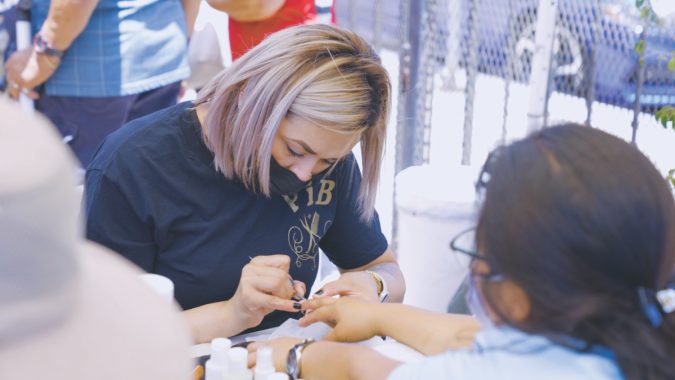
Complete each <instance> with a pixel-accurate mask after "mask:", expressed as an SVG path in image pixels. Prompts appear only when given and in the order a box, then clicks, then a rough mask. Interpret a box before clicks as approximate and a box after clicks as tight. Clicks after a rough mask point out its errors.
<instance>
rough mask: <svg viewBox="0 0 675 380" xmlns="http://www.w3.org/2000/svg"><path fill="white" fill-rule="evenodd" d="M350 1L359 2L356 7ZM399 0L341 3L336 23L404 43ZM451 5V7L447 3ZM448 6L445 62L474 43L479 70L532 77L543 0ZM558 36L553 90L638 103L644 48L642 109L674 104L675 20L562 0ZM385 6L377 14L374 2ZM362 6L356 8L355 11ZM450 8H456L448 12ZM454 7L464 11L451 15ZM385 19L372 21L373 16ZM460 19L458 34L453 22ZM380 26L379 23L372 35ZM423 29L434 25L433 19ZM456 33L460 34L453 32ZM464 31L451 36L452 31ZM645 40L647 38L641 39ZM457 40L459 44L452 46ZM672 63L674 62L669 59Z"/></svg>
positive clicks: (437, 40)
mask: <svg viewBox="0 0 675 380" xmlns="http://www.w3.org/2000/svg"><path fill="white" fill-rule="evenodd" d="M351 1H355V3H353V4H350V3H351ZM400 2H401V0H397V1H387V2H384V1H380V2H372V1H368V2H358V1H356V0H337V5H336V10H337V18H338V23H342V21H343V20H344V24H345V25H346V26H350V24H349V21H351V20H352V19H354V21H355V25H354V26H355V30H357V31H358V32H361V33H363V34H365V35H366V36H369V37H371V38H372V37H374V36H375V35H378V36H380V39H381V41H380V42H381V45H382V46H383V47H385V48H391V49H398V47H399V46H400V44H401V42H400V41H401V36H402V35H403V33H404V31H403V30H402V29H401V17H400V15H401V9H400V7H401V4H400ZM448 2H450V4H451V5H450V6H448V5H447V3H448ZM434 3H436V4H437V5H438V4H442V6H444V7H445V8H446V9H437V10H436V11H435V12H434V13H435V15H436V16H437V21H436V24H435V25H434V27H435V29H434V30H433V33H432V35H433V37H431V38H432V42H431V43H432V44H435V45H436V46H437V48H435V49H432V51H433V52H434V54H436V55H437V57H438V58H439V60H440V61H441V62H445V61H447V60H453V59H455V60H456V61H457V57H445V54H446V52H448V51H458V52H460V53H461V54H460V57H459V59H458V63H459V64H460V65H466V64H467V62H468V60H467V57H468V56H469V54H468V53H469V51H470V50H469V49H470V48H471V47H473V48H475V49H476V52H477V54H476V57H477V63H478V69H479V70H480V71H481V72H483V73H487V74H490V75H497V76H500V77H503V78H506V77H507V76H509V77H511V78H513V79H515V80H517V81H521V82H527V80H528V79H529V73H530V70H531V58H532V54H533V51H534V35H535V29H536V19H537V17H536V15H537V7H538V4H539V1H538V0H517V1H515V0H475V1H469V0H443V1H442V0H436V1H435V2H434ZM558 3H559V9H558V16H557V24H556V25H557V28H556V38H555V41H554V60H553V63H554V69H553V72H552V83H553V86H554V87H553V90H555V91H560V92H563V93H568V94H572V95H576V96H582V97H586V96H590V97H591V98H592V99H594V100H597V101H601V102H604V103H608V104H613V105H617V106H621V107H629V108H631V107H633V104H634V102H635V98H636V96H637V93H638V83H639V82H640V80H639V79H640V75H641V74H640V70H641V66H640V56H639V54H638V51H639V50H641V49H642V50H643V51H644V56H643V58H642V62H643V65H644V71H643V74H642V81H641V82H642V83H641V88H640V99H639V100H640V105H641V108H642V110H645V111H654V110H656V109H658V108H659V107H661V106H664V105H672V104H675V71H673V70H671V69H669V68H668V63H669V62H670V61H671V59H675V20H673V19H668V20H660V22H656V21H655V20H653V19H644V18H642V17H641V16H640V12H639V10H638V9H637V8H636V7H635V0H600V1H597V0H559V2H558ZM376 4H379V7H381V8H382V9H381V10H379V11H378V12H376V10H375V6H376ZM471 4H476V6H477V9H476V10H475V13H474V14H475V15H476V18H475V21H476V25H475V31H476V35H475V36H474V37H475V44H474V45H472V44H470V43H469V42H470V41H471V35H470V33H469V31H470V30H471V28H470V23H469V20H470V19H471V18H470V17H469V16H470V9H469V8H470V5H471ZM353 7H356V8H353ZM447 8H449V9H450V10H451V11H448V9H447ZM452 10H454V12H455V13H457V12H458V13H459V17H456V16H455V18H453V15H452ZM352 15H355V17H353V16H352ZM375 15H379V18H380V20H379V21H378V22H374V20H373V17H374V16H375ZM457 18H458V19H459V20H460V21H459V23H457V24H455V25H457V28H456V29H455V30H454V31H450V30H448V29H449V27H450V26H452V25H449V24H450V22H449V20H454V19H457ZM375 25H380V26H381V31H380V33H377V34H376V33H374V27H375ZM420 28H428V29H429V28H431V26H430V25H429V24H427V25H420ZM455 31H458V33H456V34H455V33H453V32H455ZM453 34H454V35H458V36H459V38H455V41H448V40H447V36H448V35H453ZM641 41H643V42H641ZM448 42H450V47H452V44H453V43H455V44H457V43H458V44H459V46H458V47H459V48H458V49H452V48H450V49H448ZM671 65H672V64H671Z"/></svg>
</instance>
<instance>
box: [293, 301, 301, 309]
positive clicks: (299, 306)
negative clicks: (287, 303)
mask: <svg viewBox="0 0 675 380" xmlns="http://www.w3.org/2000/svg"><path fill="white" fill-rule="evenodd" d="M293 308H294V309H298V310H300V309H302V305H301V304H300V302H295V303H293Z"/></svg>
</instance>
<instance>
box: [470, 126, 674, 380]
mask: <svg viewBox="0 0 675 380" xmlns="http://www.w3.org/2000/svg"><path fill="white" fill-rule="evenodd" d="M481 178H483V179H486V180H485V181H484V182H482V183H481V181H479V185H478V187H479V189H480V190H481V193H482V195H483V206H482V210H481V213H480V216H479V221H478V226H477V231H476V240H477V241H476V244H477V246H478V249H479V251H480V252H481V254H483V255H484V256H485V257H486V259H487V260H488V263H490V265H491V266H492V267H493V268H494V270H496V271H498V272H499V273H501V274H502V275H503V276H504V277H505V278H508V279H509V280H511V281H513V282H514V283H515V284H517V285H518V286H520V287H521V288H522V289H523V290H524V291H525V293H526V294H527V295H528V297H529V299H530V303H531V311H530V315H529V317H528V318H527V319H526V320H525V321H522V322H517V321H513V320H509V319H508V316H506V315H505V313H504V312H503V309H502V308H501V307H500V304H499V302H498V300H497V299H496V297H495V294H496V293H495V292H494V290H495V288H494V287H496V286H499V285H498V284H490V283H489V282H485V283H484V285H483V291H484V294H485V298H486V302H487V303H488V304H489V306H490V307H491V309H492V310H493V311H494V312H495V313H497V315H498V316H499V317H500V318H501V319H502V320H503V321H505V323H508V324H510V325H512V326H514V327H516V328H518V329H520V330H523V331H526V332H530V333H535V334H541V335H544V336H547V337H549V338H551V339H552V340H553V341H556V342H559V343H562V342H563V341H564V339H565V338H576V340H579V341H581V342H583V343H584V347H583V348H578V347H577V349H581V350H590V349H591V348H594V347H603V348H606V349H609V350H611V351H612V353H613V354H614V356H615V357H616V359H617V362H618V364H619V367H620V368H621V371H622V372H623V375H624V376H625V378H626V379H642V380H644V379H648V380H652V379H675V365H674V364H673V360H675V320H674V318H673V315H672V314H671V315H664V316H663V323H662V324H661V325H660V326H659V327H653V326H652V324H650V321H649V319H648V318H647V317H646V315H645V313H644V311H643V307H642V306H641V302H640V299H639V296H638V293H639V289H640V288H643V289H648V290H651V293H652V298H653V292H655V291H658V290H661V289H663V288H664V287H665V286H666V284H667V283H668V282H669V281H670V280H671V279H672V278H671V276H672V274H673V268H674V267H673V265H674V261H675V202H674V200H673V194H672V193H671V190H670V187H669V186H668V184H667V183H666V181H665V179H664V178H663V177H662V175H661V174H660V173H659V172H658V171H657V169H656V168H655V167H654V166H653V165H652V163H651V162H650V161H649V160H648V159H647V158H646V157H645V156H644V155H643V154H642V153H640V152H639V151H638V150H637V149H636V148H635V147H633V146H631V145H629V144H628V143H626V142H624V141H623V140H621V139H619V138H617V137H614V136H612V135H609V134H607V133H605V132H602V131H599V130H597V129H593V128H588V127H583V126H578V125H572V124H568V125H560V126H556V127H551V128H546V129H543V130H541V131H538V132H536V133H534V134H532V135H531V136H529V137H528V138H526V139H524V140H521V141H518V142H515V143H513V144H511V145H509V146H506V147H502V148H499V149H498V150H497V151H495V152H493V154H491V156H490V158H488V161H487V162H486V163H485V166H484V167H483V173H482V174H481ZM652 301H653V302H656V300H655V299H653V300H652Z"/></svg>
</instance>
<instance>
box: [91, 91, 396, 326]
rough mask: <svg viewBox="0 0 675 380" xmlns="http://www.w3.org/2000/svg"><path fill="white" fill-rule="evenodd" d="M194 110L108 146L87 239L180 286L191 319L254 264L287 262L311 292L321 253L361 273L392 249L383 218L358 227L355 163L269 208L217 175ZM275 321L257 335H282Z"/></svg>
mask: <svg viewBox="0 0 675 380" xmlns="http://www.w3.org/2000/svg"><path fill="white" fill-rule="evenodd" d="M192 107H193V104H192V103H190V102H186V103H181V104H178V105H176V106H174V107H170V108H167V109H165V110H161V111H158V112H156V113H153V114H151V115H148V116H146V117H143V118H140V119H137V120H134V121H132V122H131V123H129V124H127V125H125V126H124V127H122V128H120V129H119V130H118V131H116V132H115V133H113V134H111V135H110V136H108V138H106V140H105V141H104V142H103V144H102V145H101V147H100V148H99V150H98V152H97V153H96V154H95V156H94V159H93V161H92V162H91V164H90V165H89V167H88V169H87V174H86V184H85V192H86V217H87V222H86V227H87V237H88V238H89V239H91V240H94V241H96V242H98V243H100V244H103V245H105V246H107V247H109V248H111V249H113V250H115V251H117V252H119V253H120V254H121V255H123V256H124V257H126V258H128V259H129V260H131V261H132V262H134V263H136V264H137V265H138V266H140V267H141V268H143V269H144V270H146V271H147V272H151V273H157V274H161V275H164V276H166V277H168V278H170V279H171V280H173V282H174V284H175V295H176V300H177V301H178V303H179V304H180V305H181V306H182V307H183V308H184V309H190V308H194V307H197V306H201V305H204V304H208V303H211V302H216V301H222V300H226V299H229V298H231V297H232V295H233V294H234V292H235V290H236V288H237V285H238V283H239V278H240V275H241V269H242V267H243V266H244V265H246V264H247V263H248V262H249V260H250V259H249V257H253V256H258V255H271V254H287V255H289V256H290V257H291V268H290V274H291V276H292V277H293V278H294V279H297V280H301V281H303V282H305V284H307V289H309V288H310V287H311V285H312V283H313V282H314V278H315V276H316V273H317V269H318V252H319V247H320V248H321V249H322V250H323V251H324V252H325V253H326V255H327V256H328V257H329V258H330V260H331V261H332V262H333V263H335V265H337V266H338V267H340V268H343V269H353V268H357V267H360V266H363V265H366V264H368V263H369V262H371V261H373V260H375V259H376V258H378V257H379V256H380V255H381V254H382V253H384V251H385V250H386V248H387V241H386V238H385V237H384V235H383V234H382V232H381V230H380V224H379V220H378V218H377V215H375V217H374V218H373V220H372V221H371V222H369V223H363V222H361V221H360V219H359V214H358V211H357V208H356V195H357V190H358V188H359V185H360V182H361V174H360V171H359V169H358V165H357V164H356V161H355V160H354V157H353V156H352V155H351V154H350V155H349V156H348V157H346V158H345V159H343V160H341V161H340V162H339V163H338V164H337V165H336V167H335V169H334V170H333V172H331V173H329V174H326V175H325V176H315V178H313V179H312V184H311V186H308V187H307V188H306V189H305V190H302V191H300V192H299V193H298V194H296V195H295V196H290V197H282V196H279V195H273V196H272V197H271V198H267V197H265V196H264V195H261V194H256V193H253V192H251V191H248V190H246V188H245V187H244V185H243V184H242V183H241V182H240V181H238V180H230V179H227V178H225V176H224V175H223V174H222V173H220V172H218V171H216V169H215V167H214V164H213V154H212V153H211V152H210V151H209V150H208V149H207V147H206V145H205V144H204V142H203V140H202V137H201V132H200V131H201V126H200V124H199V120H198V119H197V115H196V113H195V111H194V109H193V108H192ZM289 315H290V314H288V313H280V312H277V313H273V314H271V315H269V316H268V317H267V318H265V320H264V321H263V323H262V324H261V325H260V326H259V327H258V328H260V329H263V328H268V327H272V326H276V325H279V324H280V323H281V322H283V321H284V320H285V319H286V318H288V316H289Z"/></svg>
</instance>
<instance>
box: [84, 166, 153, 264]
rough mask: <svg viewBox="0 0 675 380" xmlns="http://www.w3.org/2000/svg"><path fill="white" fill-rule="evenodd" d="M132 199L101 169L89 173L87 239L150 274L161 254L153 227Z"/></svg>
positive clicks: (87, 181) (87, 187)
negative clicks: (135, 207) (140, 213)
mask: <svg viewBox="0 0 675 380" xmlns="http://www.w3.org/2000/svg"><path fill="white" fill-rule="evenodd" d="M129 199H130V198H129V197H128V195H127V194H125V191H124V190H123V189H122V188H121V187H120V185H119V184H118V183H117V182H116V181H115V180H114V179H112V178H110V177H109V176H107V175H106V174H105V173H103V172H102V171H101V170H98V169H90V170H88V171H87V174H86V177H85V217H86V233H87V238H88V239H90V240H93V241H95V242H98V243H100V244H102V245H104V246H106V247H108V248H110V249H112V250H114V251H116V252H118V253H119V254H121V255H122V256H124V257H126V258H127V259H129V260H131V261H132V262H133V263H135V264H136V265H138V266H140V267H141V268H142V269H143V270H145V271H146V272H151V271H153V269H154V264H155V258H156V255H157V252H158V249H157V245H156V244H155V241H154V238H153V232H152V231H153V228H152V225H151V224H150V223H149V221H148V220H147V218H145V220H144V218H143V217H142V216H141V215H139V211H138V210H136V209H134V207H132V205H131V203H130V201H129Z"/></svg>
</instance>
